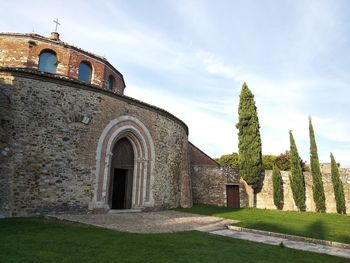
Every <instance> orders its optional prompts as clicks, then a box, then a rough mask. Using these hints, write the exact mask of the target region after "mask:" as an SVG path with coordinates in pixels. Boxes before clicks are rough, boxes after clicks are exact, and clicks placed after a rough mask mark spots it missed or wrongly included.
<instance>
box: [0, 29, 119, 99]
mask: <svg viewBox="0 0 350 263" xmlns="http://www.w3.org/2000/svg"><path fill="white" fill-rule="evenodd" d="M0 48H1V49H0V66H2V67H20V68H29V69H38V66H39V56H40V53H41V52H42V51H43V50H52V51H54V52H55V53H56V55H57V60H58V65H57V71H56V73H57V74H60V75H64V76H67V77H70V78H73V79H78V71H79V70H78V69H79V64H80V63H81V62H82V61H88V62H89V63H90V64H91V66H92V80H91V84H93V85H96V86H98V87H100V88H106V84H107V80H108V77H109V76H110V75H112V76H113V77H114V78H115V80H116V81H115V86H114V87H113V91H114V92H116V93H121V94H123V93H124V88H125V84H124V80H123V76H122V74H120V73H119V72H118V71H117V70H116V69H114V67H113V66H112V65H110V64H109V63H108V61H107V60H105V59H104V58H102V57H99V56H97V55H94V54H92V53H89V52H86V51H84V50H81V49H79V48H76V47H74V46H71V45H68V44H66V43H64V42H62V41H54V40H50V39H49V38H45V37H42V36H40V35H36V34H6V33H0Z"/></svg>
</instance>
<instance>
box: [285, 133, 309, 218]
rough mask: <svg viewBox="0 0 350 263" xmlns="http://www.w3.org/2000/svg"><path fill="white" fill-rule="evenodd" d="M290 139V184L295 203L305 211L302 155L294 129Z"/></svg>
mask: <svg viewBox="0 0 350 263" xmlns="http://www.w3.org/2000/svg"><path fill="white" fill-rule="evenodd" d="M289 140H290V175H289V180H290V185H291V188H292V192H293V199H294V202H295V205H296V206H297V207H298V209H299V210H300V211H305V208H306V207H305V199H306V196H305V181H304V175H303V171H302V169H301V165H300V157H299V153H298V149H297V146H296V144H295V141H294V138H293V134H292V131H289Z"/></svg>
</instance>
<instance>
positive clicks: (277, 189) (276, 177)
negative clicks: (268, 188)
mask: <svg viewBox="0 0 350 263" xmlns="http://www.w3.org/2000/svg"><path fill="white" fill-rule="evenodd" d="M272 187H273V203H274V204H275V206H276V207H277V208H278V209H282V207H283V185H282V176H281V171H280V169H278V167H277V165H276V164H274V165H273V170H272Z"/></svg>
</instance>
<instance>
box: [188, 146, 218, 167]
mask: <svg viewBox="0 0 350 263" xmlns="http://www.w3.org/2000/svg"><path fill="white" fill-rule="evenodd" d="M189 154H190V160H191V165H212V166H219V164H218V163H217V162H216V161H214V160H213V159H212V158H211V157H209V156H208V155H207V154H205V153H204V152H202V151H201V150H200V149H199V148H197V147H196V146H194V145H193V144H192V143H190V142H189Z"/></svg>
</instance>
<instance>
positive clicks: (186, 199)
mask: <svg viewBox="0 0 350 263" xmlns="http://www.w3.org/2000/svg"><path fill="white" fill-rule="evenodd" d="M0 47H1V52H0V138H1V139H0V217H11V216H32V215H40V214H46V213H50V212H88V211H95V212H96V211H97V212H98V211H100V212H106V211H108V210H110V209H140V210H144V211H148V210H158V209H168V208H174V207H179V206H181V207H190V206H191V205H192V203H193V196H192V192H193V191H192V190H193V187H195V186H193V184H192V183H191V171H193V167H194V166H196V165H201V164H203V165H204V166H206V167H217V169H219V168H218V165H217V163H216V162H215V161H213V160H212V159H211V158H210V157H208V156H207V155H205V154H204V153H203V152H201V151H200V150H199V149H197V148H196V147H195V146H194V145H192V144H190V143H189V142H188V128H187V126H186V124H185V123H184V122H182V121H181V120H180V119H178V118H177V117H175V116H173V115H172V114H171V113H169V112H167V111H165V110H163V109H160V108H157V107H155V106H152V105H149V104H147V103H145V102H142V101H138V100H136V99H133V98H130V97H128V96H125V95H123V93H124V89H125V82H124V78H123V75H122V74H121V73H120V72H119V71H118V70H117V69H116V68H115V67H114V66H112V65H111V64H110V63H109V62H108V61H107V60H106V59H105V58H103V57H100V56H97V55H95V54H92V53H90V52H87V51H84V50H82V49H80V48H77V47H74V46H72V45H69V44H67V43H64V42H62V41H61V40H60V39H59V35H58V33H57V32H54V33H52V35H51V37H50V38H46V37H43V36H40V35H37V34H17V33H1V34H0ZM197 170H198V169H197ZM197 170H196V171H197ZM196 178H197V179H196V181H198V178H200V176H199V175H198V173H197V175H196ZM197 190H198V189H197ZM195 192H196V191H195ZM197 192H198V191H197Z"/></svg>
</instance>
